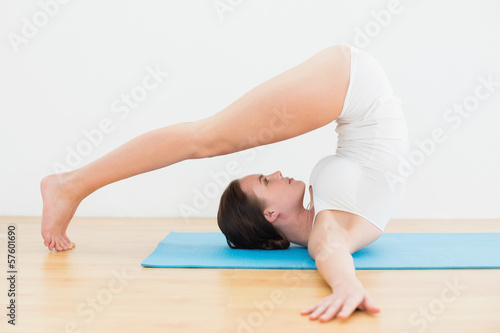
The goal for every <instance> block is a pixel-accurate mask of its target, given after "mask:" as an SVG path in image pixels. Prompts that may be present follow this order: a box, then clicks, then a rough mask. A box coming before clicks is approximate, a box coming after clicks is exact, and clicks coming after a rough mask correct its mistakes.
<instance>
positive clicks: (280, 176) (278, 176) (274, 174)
mask: <svg viewBox="0 0 500 333" xmlns="http://www.w3.org/2000/svg"><path fill="white" fill-rule="evenodd" d="M270 177H277V178H278V179H281V178H283V175H282V174H281V171H276V172H275V173H273V174H272V175H271V176H270Z"/></svg>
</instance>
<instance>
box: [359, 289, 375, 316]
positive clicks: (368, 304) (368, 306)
mask: <svg viewBox="0 0 500 333" xmlns="http://www.w3.org/2000/svg"><path fill="white" fill-rule="evenodd" d="M361 304H362V305H363V307H364V310H366V311H368V312H371V313H379V312H380V308H378V307H377V306H376V305H375V303H374V302H373V300H372V299H371V297H370V295H368V293H366V294H365V299H364V300H363V302H362V303H361Z"/></svg>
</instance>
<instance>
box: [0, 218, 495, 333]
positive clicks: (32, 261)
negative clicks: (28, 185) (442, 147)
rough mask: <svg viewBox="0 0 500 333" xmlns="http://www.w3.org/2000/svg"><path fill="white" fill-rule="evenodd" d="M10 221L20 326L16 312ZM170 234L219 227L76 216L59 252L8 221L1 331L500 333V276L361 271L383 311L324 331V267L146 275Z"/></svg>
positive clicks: (1, 262) (410, 224)
mask: <svg viewBox="0 0 500 333" xmlns="http://www.w3.org/2000/svg"><path fill="white" fill-rule="evenodd" d="M10 224H15V225H16V226H17V231H18V233H17V237H18V238H17V253H16V259H17V261H18V262H17V264H18V266H17V269H18V274H17V280H18V281H17V286H16V289H17V293H18V294H17V300H16V302H17V308H16V311H17V312H16V326H15V327H12V326H11V325H8V324H7V320H8V317H7V316H6V315H5V314H6V313H7V309H6V306H7V301H8V297H7V290H8V287H9V286H8V284H7V283H8V281H7V279H6V278H5V277H6V276H8V274H7V270H8V269H7V244H6V241H7V235H6V233H7V226H8V225H10ZM169 231H219V230H218V228H217V224H216V222H215V219H196V220H190V221H185V220H183V219H167V218H158V219H151V218H75V219H74V221H73V222H72V224H71V225H70V227H69V230H68V235H69V236H70V237H71V239H72V240H73V241H74V242H75V243H76V248H75V249H74V250H72V251H69V252H64V253H56V252H49V251H48V250H47V249H46V248H45V247H44V245H43V242H42V238H41V236H40V218H37V217H0V268H1V270H2V274H1V275H0V276H1V277H2V278H1V280H0V295H1V296H0V300H1V301H0V306H1V309H2V310H1V311H2V315H1V318H2V319H1V322H0V332H37V333H43V332H50V333H62V332H65V333H69V332H81V333H91V332H144V333H146V332H197V333H198V332H218V333H219V332H238V333H240V332H241V333H249V332H287V333H292V332H301V333H302V332H373V333H375V332H384V333H392V332H395V333H405V332H406V333H413V332H419V333H422V332H429V333H430V332H440V333H443V332H454V333H459V332H467V333H470V332H481V333H486V332H500V270H499V269H495V270H394V271H390V270H385V271H367V270H364V271H357V276H358V277H359V279H360V280H361V281H362V283H363V284H364V286H365V287H366V288H367V290H368V291H369V292H370V294H371V296H372V298H373V299H374V300H375V302H376V304H377V305H378V306H379V307H380V308H381V309H382V312H381V313H379V314H377V315H368V314H366V313H363V312H356V313H355V314H354V315H353V316H351V317H350V318H348V319H346V320H343V321H340V320H334V321H332V322H329V323H326V324H321V323H319V322H316V321H310V320H309V319H308V317H307V316H301V315H300V313H299V311H300V309H302V308H304V307H306V306H309V305H311V304H312V303H314V302H316V301H319V300H320V299H322V298H323V297H324V296H326V295H328V294H329V292H330V290H329V287H328V285H327V284H326V283H325V282H324V281H323V280H322V278H321V277H320V275H319V274H318V272H317V271H312V270H304V271H302V270H244V269H179V268H175V269H165V268H143V267H141V265H140V263H141V261H142V260H143V259H144V258H146V256H148V255H149V254H150V253H151V252H152V251H153V250H154V248H155V247H156V245H157V244H158V242H159V241H160V240H162V239H163V238H164V237H165V236H166V234H167V233H168V232H169ZM386 231H387V232H500V220H454V221H445V220H425V221H421V220H419V221H415V220H393V221H391V223H390V224H389V226H388V227H387V230H386ZM499 255H500V254H499ZM453 284H458V285H459V287H458V288H457V287H455V288H454V287H450V285H453ZM277 296H280V297H279V298H277Z"/></svg>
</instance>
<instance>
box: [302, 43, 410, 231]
mask: <svg viewBox="0 0 500 333" xmlns="http://www.w3.org/2000/svg"><path fill="white" fill-rule="evenodd" d="M336 121H337V128H336V130H335V131H336V132H337V133H338V141H337V149H336V154H335V155H331V156H327V157H325V158H323V159H322V160H320V161H319V162H318V163H317V164H316V166H315V167H314V169H313V171H312V173H311V178H310V185H311V186H312V189H313V199H314V210H315V218H316V215H317V214H318V213H319V212H321V211H323V210H328V209H332V210H341V211H346V212H350V213H353V214H356V215H358V216H361V217H363V218H365V219H367V220H368V221H370V222H371V223H372V224H374V225H375V226H376V227H377V228H379V229H380V230H382V231H383V230H384V229H385V226H386V225H387V223H388V222H389V220H390V219H391V217H392V215H393V214H394V213H395V211H396V209H397V208H398V206H399V203H400V201H401V199H402V196H403V192H404V188H405V181H404V179H405V178H404V177H400V178H398V181H394V179H395V178H394V176H397V175H398V168H399V165H400V163H401V161H402V160H403V159H406V158H407V155H408V150H409V144H408V131H407V127H406V121H405V118H404V115H403V112H402V110H401V100H400V99H399V98H397V97H395V96H394V95H393V91H392V88H391V85H390V84H389V81H388V79H387V76H386V75H385V73H384V71H383V69H382V68H381V66H380V65H379V64H378V63H377V61H376V60H375V59H374V58H373V57H371V56H370V55H369V54H367V53H366V52H364V51H361V50H358V49H356V48H354V47H351V71H350V80H349V88H348V90H347V95H346V98H345V101H344V106H343V109H342V112H341V114H340V116H339V117H338V119H337V120H336Z"/></svg>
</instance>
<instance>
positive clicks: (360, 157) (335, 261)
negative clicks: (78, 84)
mask: <svg viewBox="0 0 500 333" xmlns="http://www.w3.org/2000/svg"><path fill="white" fill-rule="evenodd" d="M334 120H336V121H337V129H336V131H337V133H338V134H339V137H338V143H337V152H336V155H333V156H328V157H325V158H324V159H322V160H321V161H320V162H319V163H318V164H317V165H316V167H315V168H314V170H313V172H312V175H311V179H310V183H311V186H310V187H309V193H310V196H311V203H312V204H311V207H309V208H307V209H306V208H304V207H303V206H302V202H303V201H302V200H303V196H304V193H305V184H304V183H303V182H301V181H295V180H294V179H293V178H285V177H283V176H282V175H281V173H280V172H276V173H274V174H272V175H268V176H264V175H250V176H247V177H244V178H242V179H240V180H235V181H233V182H232V183H231V184H230V185H229V186H228V188H227V190H226V191H225V192H224V194H223V195H222V198H221V203H220V208H219V213H218V223H219V227H220V228H221V230H222V232H223V233H224V234H225V235H226V238H227V241H228V244H229V245H230V246H232V247H242V248H263V249H276V248H286V247H288V245H289V242H293V243H297V244H300V245H303V246H306V247H307V248H308V251H309V253H310V255H311V257H312V258H313V259H314V260H315V261H316V265H317V267H318V271H319V272H320V274H321V275H322V276H323V277H324V279H325V280H326V281H327V283H328V284H329V285H330V286H331V287H332V289H333V290H334V293H333V294H331V295H330V296H328V297H326V298H325V299H323V301H321V302H320V303H318V304H315V305H313V306H311V307H310V308H308V309H305V310H304V311H303V314H311V319H318V318H319V319H320V320H321V321H328V320H330V319H332V318H334V317H339V318H346V317H348V316H349V315H350V314H351V313H352V312H353V311H354V310H355V309H356V308H359V309H361V310H366V311H369V312H372V313H375V312H378V311H379V309H378V308H377V307H376V306H375V305H374V304H373V302H372V301H371V300H370V297H369V295H368V293H367V292H366V291H365V289H364V288H363V286H362V285H361V283H360V282H359V280H357V279H356V276H355V269H354V265H353V260H352V256H351V254H352V253H354V252H355V251H357V250H359V249H361V248H362V247H364V246H366V245H368V244H370V243H372V242H373V241H375V240H376V239H377V238H379V237H380V236H381V234H382V232H383V230H384V227H385V225H386V224H387V222H388V221H389V219H390V217H391V215H392V214H393V213H394V210H395V209H396V207H397V205H398V202H399V200H400V198H401V196H402V193H403V186H404V184H403V182H399V183H397V184H396V185H394V184H390V183H389V182H388V181H387V180H386V179H385V174H386V173H387V172H392V173H393V174H396V173H397V167H398V161H399V156H404V155H406V154H407V152H408V142H407V132H406V125H405V122H404V117H403V115H402V112H401V108H400V103H399V99H397V98H396V97H394V96H393V95H392V89H391V86H390V84H389V82H388V80H387V78H386V76H385V74H384V72H383V70H382V69H381V67H380V66H379V65H378V64H377V63H376V61H375V60H374V59H373V58H372V57H370V56H369V55H368V54H366V53H365V52H362V51H360V50H358V49H356V48H353V47H350V46H332V47H329V48H327V49H325V50H323V51H321V52H319V53H317V54H316V55H314V56H313V57H311V58H310V59H308V60H306V61H305V62H303V63H302V64H299V65H298V66H296V67H294V68H291V69H290V70H288V71H286V72H284V73H282V74H280V75H278V76H276V77H274V78H272V79H271V80H269V81H267V82H264V83H263V84H261V85H259V86H258V87H256V88H254V89H252V90H251V91H249V92H248V93H246V94H245V95H243V96H242V97H241V98H239V99H238V100H236V101H235V102H234V103H232V104H231V105H229V106H228V107H226V108H225V109H223V110H222V111H220V112H219V113H217V114H215V115H213V116H211V117H209V118H206V119H202V120H199V121H196V122H189V123H181V124H176V125H172V126H168V127H165V128H160V129H157V130H153V131H150V132H147V133H145V134H143V135H141V136H139V137H137V138H135V139H133V140H131V141H129V142H127V143H125V144H124V145H123V146H121V147H118V148H117V149H115V150H113V151H111V152H110V153H108V154H107V155H105V156H103V157H101V158H99V159H98V160H96V161H94V162H92V163H90V164H88V165H86V166H84V167H82V168H80V169H77V170H74V171H71V172H68V173H62V174H56V175H51V176H48V177H45V178H44V179H43V180H42V182H41V191H42V198H43V205H44V206H43V214H42V237H43V239H44V243H45V245H46V246H48V248H49V250H53V249H55V250H57V251H64V250H68V249H71V248H73V247H74V244H73V243H72V242H71V241H70V240H69V238H68V237H67V235H66V229H67V227H68V224H69V222H70V220H71V218H72V217H73V215H74V213H75V211H76V209H77V207H78V205H79V203H80V202H81V201H82V200H83V199H84V198H85V197H87V196H88V195H89V194H91V193H92V192H94V191H96V190H97V189H99V188H101V187H103V186H105V185H108V184H110V183H113V182H116V181H118V180H121V179H125V178H128V177H131V176H134V175H137V174H141V173H144V172H148V171H152V170H155V169H158V168H162V167H165V166H168V165H171V164H174V163H177V162H180V161H183V160H186V159H195V158H205V157H212V156H218V155H225V154H230V153H234V152H238V151H241V150H244V149H249V148H253V147H256V146H260V145H265V144H271V143H275V142H279V141H282V140H286V139H290V138H293V137H296V136H299V135H301V134H304V133H307V132H310V131H312V130H315V129H317V128H319V127H322V126H324V125H327V124H329V123H331V122H332V121H334Z"/></svg>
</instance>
